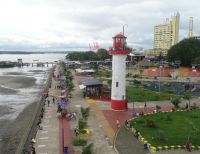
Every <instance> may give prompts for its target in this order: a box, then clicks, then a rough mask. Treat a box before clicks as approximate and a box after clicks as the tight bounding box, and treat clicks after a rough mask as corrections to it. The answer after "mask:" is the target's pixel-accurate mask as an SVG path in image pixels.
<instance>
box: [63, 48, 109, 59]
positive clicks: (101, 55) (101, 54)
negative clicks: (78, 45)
mask: <svg viewBox="0 0 200 154" xmlns="http://www.w3.org/2000/svg"><path fill="white" fill-rule="evenodd" d="M110 58H111V56H110V55H109V54H108V53H107V50H106V49H99V50H98V51H97V52H96V53H95V52H93V51H87V52H71V53H68V54H67V56H66V59H68V60H79V61H87V60H90V61H95V60H102V61H103V60H105V59H110Z"/></svg>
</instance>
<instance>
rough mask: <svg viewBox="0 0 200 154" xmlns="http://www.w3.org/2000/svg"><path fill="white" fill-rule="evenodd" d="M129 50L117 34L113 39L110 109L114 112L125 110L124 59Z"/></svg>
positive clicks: (110, 51)
mask: <svg viewBox="0 0 200 154" xmlns="http://www.w3.org/2000/svg"><path fill="white" fill-rule="evenodd" d="M130 51H131V49H130V48H128V47H127V46H126V37H125V36H124V35H123V34H121V33H120V34H117V35H115V36H114V37H113V47H112V48H111V49H110V50H109V51H108V53H109V54H110V55H112V91H111V108H112V109H113V110H116V111H123V110H127V109H128V107H127V101H126V79H125V77H126V57H127V55H128V54H129V53H130Z"/></svg>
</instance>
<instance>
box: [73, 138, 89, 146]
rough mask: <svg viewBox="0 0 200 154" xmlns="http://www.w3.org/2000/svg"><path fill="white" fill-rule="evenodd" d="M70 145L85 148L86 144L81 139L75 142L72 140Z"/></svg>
mask: <svg viewBox="0 0 200 154" xmlns="http://www.w3.org/2000/svg"><path fill="white" fill-rule="evenodd" d="M72 144H73V145H74V146H85V145H86V144H87V141H86V140H83V139H77V140H73V142H72Z"/></svg>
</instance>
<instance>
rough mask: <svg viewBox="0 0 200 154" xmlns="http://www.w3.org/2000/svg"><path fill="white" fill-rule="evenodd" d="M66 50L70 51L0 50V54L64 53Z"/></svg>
mask: <svg viewBox="0 0 200 154" xmlns="http://www.w3.org/2000/svg"><path fill="white" fill-rule="evenodd" d="M68 52H71V51H52V52H51V51H35V52H34V51H0V54H46V53H49V54H51V53H52V54H55V53H57V54H64V53H65V54H66V53H68Z"/></svg>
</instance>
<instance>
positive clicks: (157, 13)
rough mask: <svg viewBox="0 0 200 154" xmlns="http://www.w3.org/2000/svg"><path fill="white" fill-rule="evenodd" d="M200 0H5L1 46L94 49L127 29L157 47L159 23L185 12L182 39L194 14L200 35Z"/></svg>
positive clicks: (132, 38)
mask: <svg viewBox="0 0 200 154" xmlns="http://www.w3.org/2000/svg"><path fill="white" fill-rule="evenodd" d="M199 6H200V1H199V0H0V50H23V51H49V50H51V51H66V50H67V51H69V50H89V43H90V44H92V43H93V42H98V43H99V45H100V46H101V47H104V48H108V47H109V46H111V45H112V36H113V35H115V34H116V33H119V32H122V26H123V25H126V24H127V25H128V26H126V27H125V35H126V36H127V37H128V45H129V46H131V47H144V48H146V49H148V48H152V46H153V28H154V25H157V24H161V23H163V22H164V20H165V19H166V18H170V17H171V15H174V14H175V13H176V12H177V11H179V12H180V17H181V19H180V20H181V21H180V36H179V37H180V39H183V38H184V37H185V36H186V35H187V30H188V24H189V21H188V20H189V17H190V16H193V17H194V32H195V34H196V35H200V9H199Z"/></svg>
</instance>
